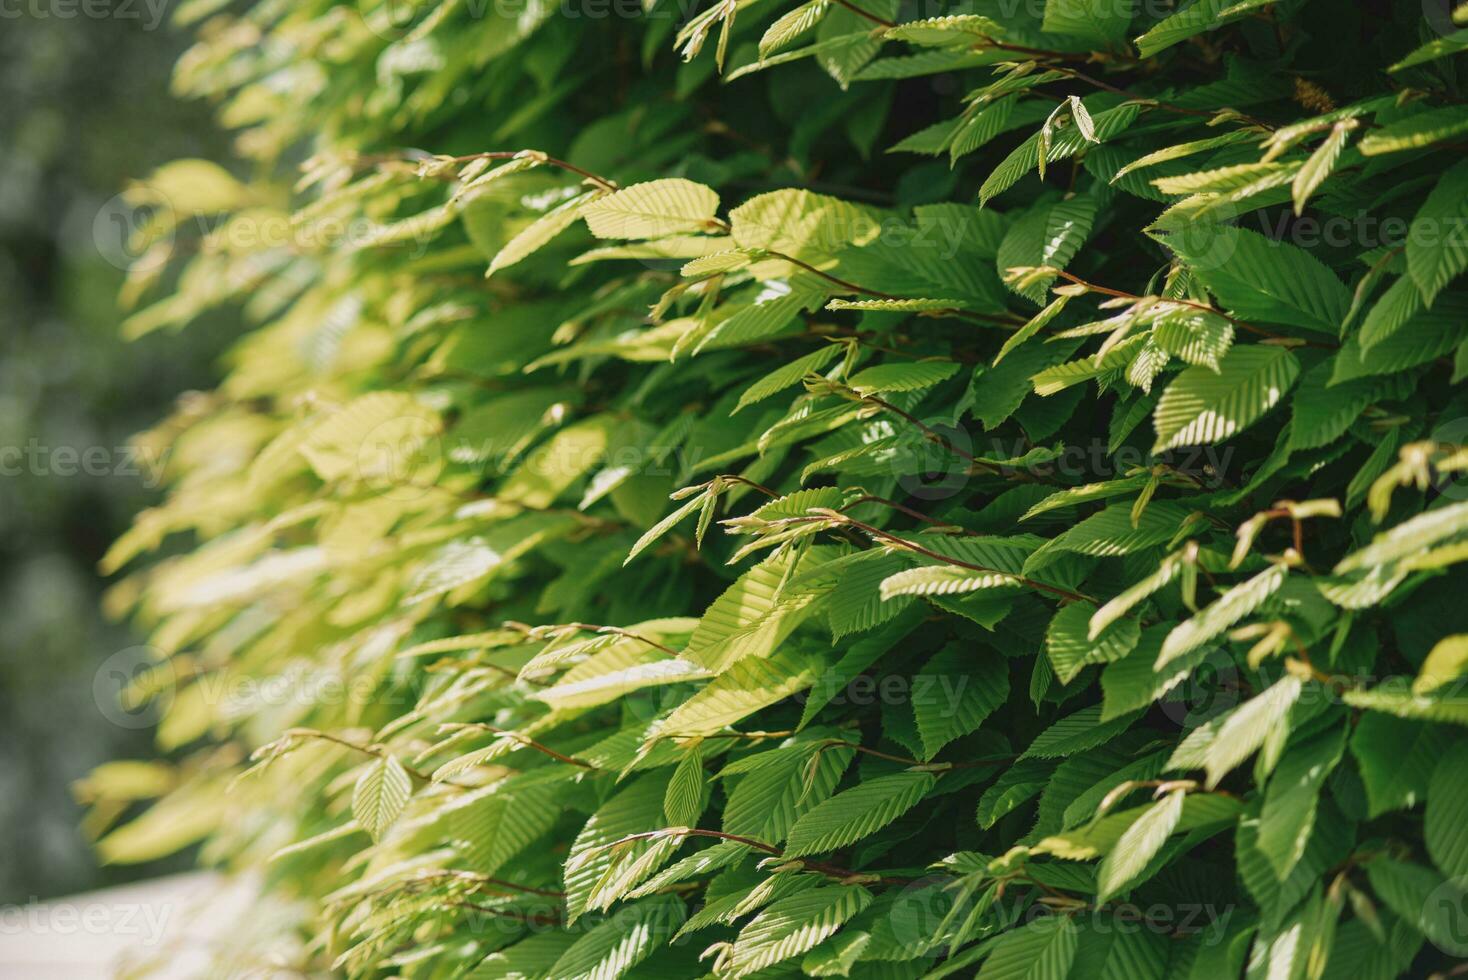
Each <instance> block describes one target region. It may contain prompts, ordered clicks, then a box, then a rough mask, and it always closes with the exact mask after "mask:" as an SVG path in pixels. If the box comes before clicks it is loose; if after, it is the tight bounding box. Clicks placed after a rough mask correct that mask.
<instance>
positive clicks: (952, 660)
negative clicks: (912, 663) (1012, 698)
mask: <svg viewBox="0 0 1468 980" xmlns="http://www.w3.org/2000/svg"><path fill="white" fill-rule="evenodd" d="M1008 696H1009V667H1008V664H1007V663H1006V662H1005V661H1004V660H1003V659H1002V658H1000V657H997V656H994V655H992V654H986V655H978V656H976V655H975V652H974V651H973V650H971V649H966V648H965V647H963V646H962V645H960V644H950V645H948V646H946V647H944V648H943V649H942V650H940V651H939V652H938V653H936V654H934V655H933V656H932V657H931V658H930V659H929V660H928V662H927V663H926V664H924V665H923V669H922V670H921V671H920V672H919V673H918V675H917V677H915V678H914V679H913V687H912V693H911V700H912V709H913V713H914V715H916V717H917V728H918V735H919V737H920V738H921V739H922V743H923V761H925V762H926V761H929V760H931V759H932V758H933V757H934V756H936V755H937V754H938V753H939V752H940V751H942V749H943V747H944V746H945V745H947V744H948V743H949V742H952V741H953V740H954V739H956V738H961V737H962V736H964V735H967V734H968V733H969V732H973V731H977V730H978V727H979V726H980V725H982V724H983V723H984V719H985V718H987V717H989V715H991V714H993V712H994V710H995V709H996V708H998V707H999V706H1000V705H1001V704H1003V703H1004V700H1005V698H1007V697H1008Z"/></svg>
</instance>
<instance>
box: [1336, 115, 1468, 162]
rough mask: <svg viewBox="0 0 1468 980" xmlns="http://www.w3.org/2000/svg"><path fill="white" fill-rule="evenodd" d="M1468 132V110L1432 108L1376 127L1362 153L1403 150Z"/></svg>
mask: <svg viewBox="0 0 1468 980" xmlns="http://www.w3.org/2000/svg"><path fill="white" fill-rule="evenodd" d="M1461 133H1468V111H1464V110H1463V109H1462V108H1461V107H1459V106H1445V107H1443V108H1441V109H1428V110H1426V111H1425V112H1419V113H1417V114H1415V115H1412V116H1408V117H1407V118H1406V119H1399V120H1397V121H1396V122H1392V123H1388V124H1387V125H1385V126H1382V127H1381V128H1380V129H1373V130H1371V131H1370V132H1368V133H1367V134H1366V135H1365V136H1364V137H1362V139H1361V152H1362V153H1364V154H1365V155H1366V156H1377V155H1379V154H1382V153H1400V152H1402V151H1403V150H1415V149H1418V148H1420V147H1424V146H1432V145H1434V144H1436V143H1441V142H1443V141H1444V140H1449V139H1452V138H1453V137H1454V136H1458V135H1459V134H1461Z"/></svg>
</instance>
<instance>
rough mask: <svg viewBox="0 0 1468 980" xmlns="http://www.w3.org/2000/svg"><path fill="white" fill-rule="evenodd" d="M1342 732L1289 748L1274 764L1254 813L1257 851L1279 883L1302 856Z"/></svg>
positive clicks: (1340, 749) (1338, 753)
mask: <svg viewBox="0 0 1468 980" xmlns="http://www.w3.org/2000/svg"><path fill="white" fill-rule="evenodd" d="M1345 734H1346V733H1345V729H1344V728H1337V729H1336V730H1335V731H1329V732H1326V733H1324V734H1322V735H1317V736H1316V737H1315V738H1312V739H1311V740H1309V741H1308V742H1305V743H1304V744H1303V745H1296V746H1292V747H1290V748H1289V749H1288V750H1287V751H1286V752H1285V754H1284V755H1283V756H1282V757H1281V758H1280V760H1279V764H1278V765H1277V766H1275V769H1274V774H1273V775H1272V776H1270V778H1269V786H1268V788H1267V789H1266V791H1265V795H1264V807H1263V809H1262V810H1261V811H1260V814H1259V839H1258V848H1259V850H1260V851H1262V852H1263V853H1264V856H1265V857H1267V858H1269V863H1270V864H1272V865H1273V866H1274V873H1275V877H1277V878H1279V879H1280V880H1281V881H1283V880H1285V879H1286V878H1288V877H1289V876H1290V874H1291V873H1292V872H1293V871H1294V869H1295V865H1296V864H1297V863H1299V861H1300V859H1301V858H1302V857H1304V856H1305V846H1306V845H1307V844H1308V843H1309V841H1310V833H1311V831H1313V830H1314V829H1315V813H1316V810H1317V808H1318V807H1319V804H1320V792H1321V790H1322V789H1324V787H1325V781H1326V780H1327V779H1328V778H1329V777H1330V774H1331V773H1332V772H1333V771H1335V767H1336V765H1337V764H1338V763H1339V762H1340V761H1341V753H1342V752H1343V751H1344V750H1345V744H1346V743H1345Z"/></svg>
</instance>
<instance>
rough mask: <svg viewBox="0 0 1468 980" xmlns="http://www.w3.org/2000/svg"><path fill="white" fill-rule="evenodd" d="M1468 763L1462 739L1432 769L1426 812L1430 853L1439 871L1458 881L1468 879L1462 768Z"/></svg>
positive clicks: (1466, 788) (1467, 802) (1467, 803)
mask: <svg viewBox="0 0 1468 980" xmlns="http://www.w3.org/2000/svg"><path fill="white" fill-rule="evenodd" d="M1465 764H1468V741H1463V740H1462V739H1459V740H1458V741H1457V742H1456V743H1454V745H1453V747H1452V748H1450V749H1449V750H1448V751H1446V752H1444V753H1442V755H1441V756H1439V758H1438V760H1437V765H1436V766H1435V767H1434V768H1433V770H1432V780H1431V782H1430V783H1429V785H1428V789H1427V813H1426V820H1425V824H1424V829H1425V832H1426V839H1427V853H1428V854H1430V855H1431V856H1432V862H1433V864H1436V865H1437V867H1438V870H1439V871H1441V872H1442V873H1443V874H1445V875H1447V876H1448V877H1449V878H1452V879H1453V880H1455V881H1459V882H1461V881H1462V880H1463V879H1464V878H1465V877H1468V820H1464V819H1463V815H1464V813H1468V780H1464V778H1463V766H1464V765H1465Z"/></svg>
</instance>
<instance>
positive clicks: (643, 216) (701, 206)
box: [581, 177, 719, 238]
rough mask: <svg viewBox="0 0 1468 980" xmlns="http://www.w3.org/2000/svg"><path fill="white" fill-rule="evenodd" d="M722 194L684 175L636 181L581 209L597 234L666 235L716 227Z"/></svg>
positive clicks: (607, 235)
mask: <svg viewBox="0 0 1468 980" xmlns="http://www.w3.org/2000/svg"><path fill="white" fill-rule="evenodd" d="M718 210H719V195H718V194H716V193H714V191H713V190H711V189H710V188H708V187H705V186H704V185H702V184H696V183H694V182H693V181H691V180H684V179H682V178H681V177H672V178H668V179H665V180H650V181H648V182H647V183H645V184H633V185H632V186H631V187H624V188H622V189H621V190H619V191H616V192H615V193H612V194H607V195H606V196H604V197H600V198H597V199H596V200H595V201H592V202H591V203H589V204H587V205H586V206H585V207H583V208H582V209H581V217H583V218H585V219H586V227H588V228H590V229H591V233H592V234H593V235H595V236H596V237H597V238H665V237H667V236H669V235H682V234H687V233H689V232H696V231H713V230H717V228H718V225H717V222H716V221H715V218H714V216H715V214H716V213H717V212H718Z"/></svg>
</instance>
